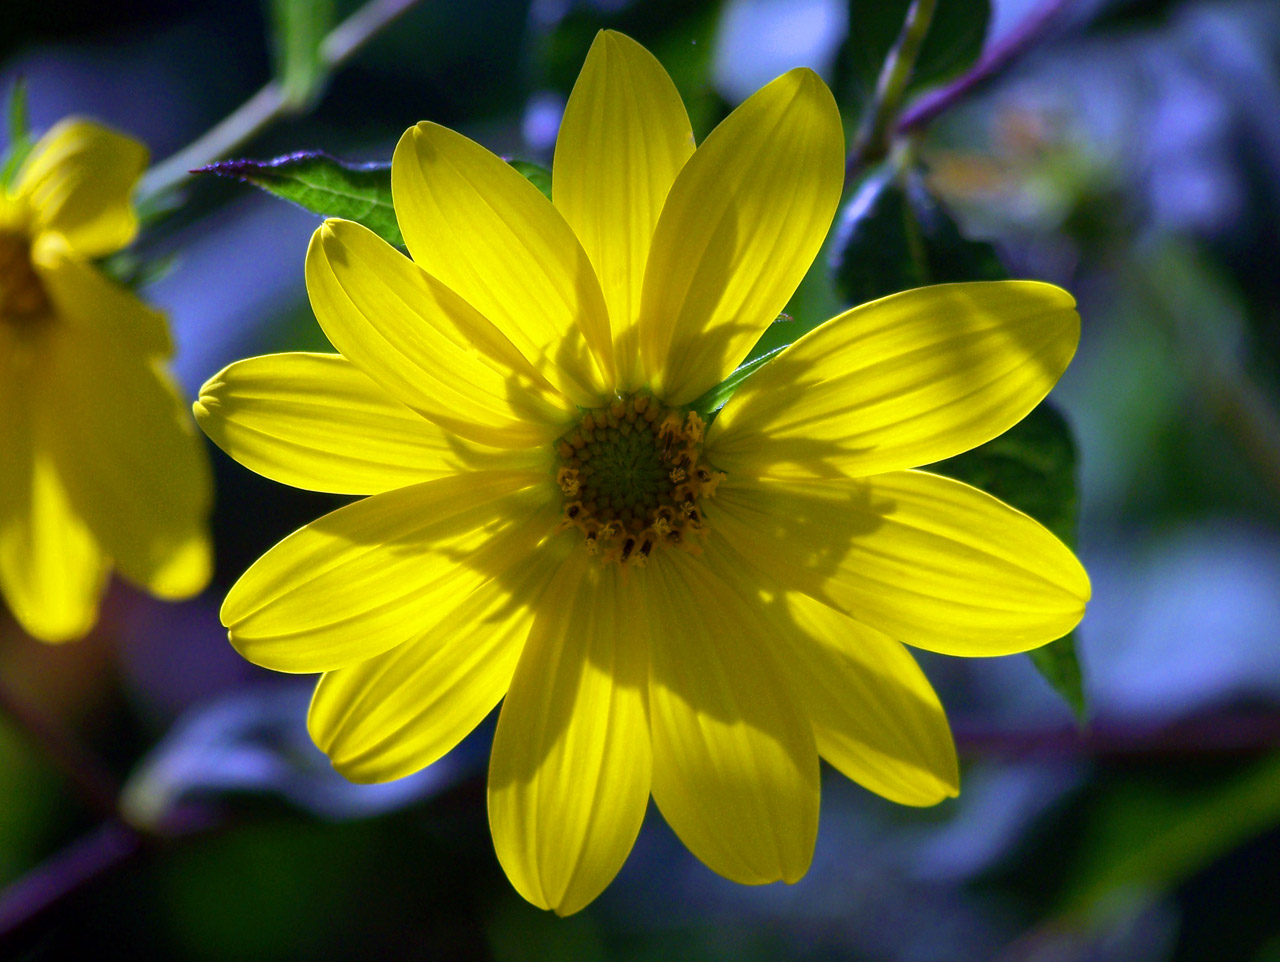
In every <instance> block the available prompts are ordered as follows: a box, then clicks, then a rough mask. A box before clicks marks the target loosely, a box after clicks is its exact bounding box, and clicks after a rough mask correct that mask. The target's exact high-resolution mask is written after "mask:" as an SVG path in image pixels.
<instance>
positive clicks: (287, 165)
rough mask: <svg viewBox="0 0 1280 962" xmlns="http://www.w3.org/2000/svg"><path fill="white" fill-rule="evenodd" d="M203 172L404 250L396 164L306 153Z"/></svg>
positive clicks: (238, 162)
mask: <svg viewBox="0 0 1280 962" xmlns="http://www.w3.org/2000/svg"><path fill="white" fill-rule="evenodd" d="M197 173H206V174H217V175H218V176H219V177H233V178H235V179H236V180H241V181H244V182H245V183H246V184H253V185H254V186H255V187H261V188H262V189H263V190H265V191H268V192H269V193H272V194H275V196H277V197H282V198H284V199H285V200H288V201H292V202H293V203H295V204H297V205H298V206H299V207H302V208H305V209H306V210H309V211H311V212H312V213H313V214H320V215H321V216H323V217H342V218H345V219H347V220H353V221H355V222H356V223H358V224H363V225H364V226H365V227H367V228H369V229H370V230H371V231H373V232H374V233H375V234H377V235H378V236H379V237H381V238H382V239H383V240H385V241H387V242H388V243H391V244H395V245H396V246H398V247H403V246H404V238H403V237H401V236H400V227H399V225H398V224H397V223H396V212H395V208H394V207H392V205H391V165H390V164H344V163H342V162H341V161H338V160H335V159H334V158H332V157H330V156H329V155H328V154H323V153H300V154H289V155H288V156H285V157H277V158H275V159H274V160H224V161H222V162H221V163H217V164H210V165H209V166H208V167H201V168H200V169H199V171H197Z"/></svg>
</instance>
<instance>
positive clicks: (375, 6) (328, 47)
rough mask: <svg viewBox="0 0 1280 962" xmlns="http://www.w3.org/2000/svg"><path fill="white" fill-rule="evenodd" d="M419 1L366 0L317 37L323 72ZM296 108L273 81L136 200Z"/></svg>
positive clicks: (162, 167) (159, 167)
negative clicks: (323, 35) (348, 15)
mask: <svg viewBox="0 0 1280 962" xmlns="http://www.w3.org/2000/svg"><path fill="white" fill-rule="evenodd" d="M417 2H418V0H370V2H369V3H366V4H365V5H364V6H363V7H361V8H360V9H359V10H357V11H356V12H355V13H353V14H352V15H351V16H350V17H348V18H347V19H346V20H344V21H342V23H340V24H338V25H337V26H336V27H334V28H333V30H332V31H330V32H329V34H328V35H327V36H326V37H325V38H324V40H323V41H321V43H320V62H321V63H322V64H323V65H324V66H325V68H326V70H327V71H333V70H336V69H337V68H339V67H341V66H342V65H343V64H345V63H346V62H347V61H348V60H350V59H351V58H352V57H354V56H355V55H356V54H357V53H358V52H359V51H360V50H361V49H362V48H363V47H364V45H365V44H367V43H368V42H369V41H370V40H372V39H373V38H374V36H376V35H377V34H378V33H379V32H381V31H382V30H383V29H384V28H386V27H387V25H388V24H390V23H391V22H392V21H393V20H395V19H396V18H397V17H399V16H400V15H401V14H403V13H405V12H406V11H407V10H408V9H409V8H410V7H412V6H413V5H414V4H415V3H417ZM296 111H297V107H296V105H295V102H294V101H293V100H291V99H290V98H288V97H287V96H286V95H285V91H284V88H283V87H282V86H281V85H280V83H279V82H278V81H276V80H272V81H271V82H270V83H268V84H267V85H266V86H265V87H263V88H262V89H261V90H259V91H258V92H257V93H256V94H254V95H253V96H252V97H250V98H249V99H248V100H246V101H245V102H244V103H243V104H242V105H241V106H240V107H239V108H238V109H237V110H235V111H234V112H233V113H231V114H229V115H228V116H227V117H226V118H225V119H223V120H222V121H221V122H219V123H218V124H216V125H215V126H214V127H212V128H211V129H210V130H209V131H208V132H207V133H205V134H204V135H203V136H201V137H200V138H198V139H197V140H195V141H193V142H192V143H191V144H189V145H188V146H186V147H184V148H183V149H182V150H180V151H178V152H177V153H176V154H173V155H171V156H169V157H168V158H166V159H165V160H163V161H161V162H160V163H159V164H156V165H155V166H154V167H152V168H151V169H150V170H149V171H147V173H146V174H145V175H144V176H143V178H142V183H141V184H140V185H139V187H138V195H137V201H136V202H137V204H138V205H139V206H142V205H143V204H145V203H146V202H148V201H151V200H154V199H155V198H156V197H157V196H158V195H160V194H163V193H165V192H167V191H170V190H172V189H173V188H174V187H176V186H178V185H179V184H180V183H182V182H183V181H184V180H186V179H187V178H188V177H189V176H191V171H192V169H193V168H196V167H203V166H205V165H207V164H211V163H213V162H214V161H215V160H218V159H219V158H221V157H225V156H226V155H227V154H229V153H231V151H233V150H235V149H236V148H237V147H239V146H240V145H241V144H243V143H246V142H247V141H249V140H252V139H253V138H254V137H256V136H257V135H258V134H260V133H261V132H262V131H263V130H265V129H266V128H267V127H269V126H271V125H272V124H273V123H275V122H276V121H277V120H280V119H282V118H284V117H287V116H289V115H290V114H291V113H294V112H296Z"/></svg>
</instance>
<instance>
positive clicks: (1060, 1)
mask: <svg viewBox="0 0 1280 962" xmlns="http://www.w3.org/2000/svg"><path fill="white" fill-rule="evenodd" d="M1070 5H1071V0H1045V2H1044V3H1042V4H1041V5H1040V6H1039V7H1038V8H1036V10H1034V11H1033V12H1032V13H1030V14H1028V15H1027V17H1026V19H1025V20H1023V21H1022V22H1021V23H1020V24H1018V25H1017V26H1016V27H1014V28H1013V29H1012V30H1010V31H1009V33H1008V34H1006V35H1005V36H1004V37H1003V38H1002V39H1001V40H1000V42H999V43H996V44H993V45H992V46H991V48H990V49H989V50H988V51H987V52H986V53H985V54H983V55H982V56H981V57H980V58H979V59H978V62H977V63H975V64H974V65H973V66H972V67H971V68H970V69H969V70H967V71H965V73H963V74H961V75H960V76H959V77H957V78H956V79H955V80H953V81H952V82H951V83H949V84H947V85H946V86H943V87H939V88H938V89H937V90H934V91H931V92H929V93H927V94H925V95H924V96H922V97H920V98H919V99H918V100H916V101H915V102H914V103H913V104H911V106H909V107H907V108H906V109H905V110H903V111H902V112H901V113H900V114H899V113H897V106H898V105H897V104H896V103H889V102H887V101H885V100H883V99H882V98H881V97H880V96H879V94H880V89H879V88H880V87H881V86H882V85H883V84H884V83H885V80H886V78H887V77H888V76H889V74H890V72H891V70H893V69H894V68H895V67H896V66H897V63H896V61H897V60H898V59H899V58H898V56H897V55H898V52H899V47H898V46H895V48H894V50H893V51H892V52H891V53H890V54H889V58H888V60H887V61H886V63H885V70H884V71H883V73H882V74H881V82H880V84H879V85H877V98H876V103H875V105H874V107H873V111H874V113H873V115H872V119H870V120H868V121H867V124H866V126H865V127H864V132H863V133H862V134H860V135H859V137H858V140H857V141H856V142H855V144H854V146H853V149H852V150H850V152H849V159H848V161H847V162H846V164H845V181H846V183H847V182H849V181H851V180H852V179H853V178H854V177H855V176H857V174H858V173H859V172H860V171H861V170H862V169H863V168H864V167H865V166H866V165H867V164H868V163H869V162H872V161H875V160H878V159H879V157H880V156H883V154H884V152H885V150H886V149H887V148H886V145H885V144H884V143H883V141H884V140H886V139H887V136H888V134H889V133H890V132H892V133H894V134H898V135H901V134H906V133H910V132H911V131H913V130H916V129H917V128H920V127H923V126H925V125H926V124H928V123H930V122H931V121H932V120H934V119H935V118H937V117H938V116H939V115H940V114H942V113H944V112H946V111H947V110H950V109H951V108H952V107H953V106H955V104H957V103H958V102H959V101H961V100H963V99H964V98H965V97H966V96H968V95H969V94H970V93H971V92H972V91H973V90H975V89H976V88H978V87H979V86H981V85H982V84H983V83H985V82H986V81H988V80H990V79H992V78H993V77H995V76H998V75H999V74H1001V73H1003V72H1004V71H1005V70H1007V69H1008V68H1009V67H1010V66H1011V65H1012V64H1014V63H1015V62H1016V61H1017V60H1019V59H1020V58H1021V57H1022V56H1023V55H1024V54H1026V53H1027V52H1028V51H1029V50H1031V49H1032V48H1033V47H1035V46H1036V44H1038V43H1039V42H1040V41H1041V40H1043V39H1044V36H1045V34H1047V33H1048V31H1049V28H1050V27H1051V26H1052V25H1053V23H1054V22H1055V21H1056V20H1057V19H1058V16H1059V15H1060V14H1061V13H1062V12H1063V11H1065V10H1066V9H1067V7H1069V6H1070ZM912 9H913V10H914V7H913V8H912ZM910 24H911V14H910V13H908V16H907V25H906V26H904V37H905V35H906V30H907V27H909V26H910ZM926 27H927V23H926ZM920 40H921V41H923V35H921V37H920ZM901 44H902V39H901V38H900V39H899V46H900V45H901ZM913 63H914V56H913V57H912V61H911V64H913ZM911 64H908V66H910V65H911ZM909 79H910V76H909V74H908V75H906V76H905V77H904V78H902V82H901V84H902V90H905V87H906V81H907V80H909ZM895 117H896V120H895V119H894V118H895ZM876 131H878V133H879V135H880V136H879V139H880V141H881V142H880V143H879V145H877V142H876V139H875V137H873V136H872V133H873V132H876Z"/></svg>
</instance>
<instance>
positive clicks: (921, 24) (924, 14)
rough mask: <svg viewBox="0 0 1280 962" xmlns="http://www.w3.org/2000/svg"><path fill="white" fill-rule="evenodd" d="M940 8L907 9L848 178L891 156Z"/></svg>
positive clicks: (930, 3) (925, 2)
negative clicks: (896, 128) (911, 85)
mask: <svg viewBox="0 0 1280 962" xmlns="http://www.w3.org/2000/svg"><path fill="white" fill-rule="evenodd" d="M937 5H938V3H937V0H912V3H911V6H910V7H909V8H908V9H907V17H906V20H904V21H903V24H902V32H901V33H900V34H898V39H897V41H896V42H895V43H894V45H893V48H892V49H891V50H890V51H889V56H888V57H886V58H885V61H884V67H882V68H881V70H880V77H879V78H878V79H877V80H876V92H875V96H874V97H873V98H872V101H871V109H870V110H869V111H868V113H867V115H866V118H865V119H864V120H863V123H862V129H861V130H860V131H859V132H858V136H857V138H856V139H855V140H854V145H853V150H852V151H850V153H849V162H848V166H847V168H846V179H848V177H850V176H852V175H853V174H854V173H856V171H858V170H860V169H861V168H862V167H864V166H866V165H867V164H871V163H875V162H876V161H878V160H881V159H882V158H884V157H885V156H887V155H888V153H889V141H890V138H891V136H892V134H893V127H894V123H895V121H896V120H897V118H898V114H899V112H900V111H901V110H902V101H903V99H904V98H905V97H906V95H907V84H909V83H910V82H911V75H912V73H913V72H914V71H915V67H916V58H918V57H919V56H920V48H921V47H922V46H923V45H924V38H925V35H926V34H927V33H928V32H929V24H930V23H932V22H933V11H934V10H935V9H936V7H937Z"/></svg>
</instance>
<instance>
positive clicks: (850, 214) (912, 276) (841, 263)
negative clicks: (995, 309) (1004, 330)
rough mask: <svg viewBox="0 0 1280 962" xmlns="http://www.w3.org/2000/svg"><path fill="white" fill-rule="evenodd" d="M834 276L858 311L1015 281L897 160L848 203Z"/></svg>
mask: <svg viewBox="0 0 1280 962" xmlns="http://www.w3.org/2000/svg"><path fill="white" fill-rule="evenodd" d="M831 270H832V273H833V279H834V280H835V284H836V290H837V291H838V292H839V294H840V296H841V297H842V298H843V299H844V300H845V301H847V302H848V303H850V304H863V303H866V302H867V301H873V300H876V299H877V298H880V297H885V296H887V295H889V294H896V293H897V292H898V291H906V290H910V289H911V288H913V287H924V286H926V285H928V284H946V283H950V282H953V281H987V280H1002V279H1005V278H1007V277H1008V276H1009V275H1008V273H1007V272H1006V271H1005V269H1004V265H1003V264H1001V263H1000V257H999V255H998V254H997V253H996V251H995V249H994V248H993V247H992V246H991V245H990V244H986V243H982V242H979V241H972V240H968V239H966V238H965V237H964V236H963V235H961V233H960V229H959V227H957V226H956V223H955V221H954V220H953V219H952V218H951V215H950V214H948V213H947V211H946V209H945V208H944V207H943V206H942V204H941V202H940V201H938V200H937V198H935V197H934V196H933V195H932V194H931V193H930V191H929V189H928V186H927V185H926V184H925V182H924V177H923V175H921V174H920V172H919V171H916V170H910V169H908V170H902V169H900V168H899V166H898V163H897V162H896V161H890V162H888V163H885V164H883V165H881V166H879V167H877V168H875V169H873V170H872V171H871V172H870V173H868V174H867V176H866V177H864V178H863V180H862V182H861V183H860V184H859V185H858V188H857V190H856V191H854V194H853V197H852V198H851V199H850V200H849V202H848V203H847V204H845V207H844V209H843V211H842V212H841V214H840V219H839V222H838V224H837V227H836V236H835V241H834V245H833V248H832V254H831Z"/></svg>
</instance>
